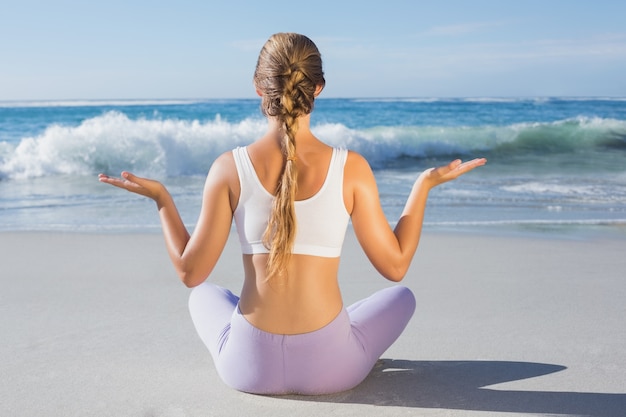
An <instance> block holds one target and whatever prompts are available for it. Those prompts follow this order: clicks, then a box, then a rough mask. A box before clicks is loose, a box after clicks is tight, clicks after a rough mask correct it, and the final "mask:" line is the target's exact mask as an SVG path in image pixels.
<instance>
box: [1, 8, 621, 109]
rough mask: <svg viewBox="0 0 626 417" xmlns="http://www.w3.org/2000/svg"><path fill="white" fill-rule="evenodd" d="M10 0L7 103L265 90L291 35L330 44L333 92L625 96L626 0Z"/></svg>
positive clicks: (5, 46)
mask: <svg viewBox="0 0 626 417" xmlns="http://www.w3.org/2000/svg"><path fill="white" fill-rule="evenodd" d="M211 3H221V4H219V5H215V4H211ZM0 6H1V7H0V10H1V13H0V100H40V99H44V100H51V99H116V98H117V99H133V98H148V99H151V98H246V97H254V89H253V87H252V81H251V79H252V73H253V70H254V65H255V63H256V58H257V54H258V51H259V50H260V48H261V46H262V45H263V43H264V41H265V40H266V39H267V38H268V37H269V36H270V35H271V34H272V33H274V32H283V31H294V32H300V33H304V34H306V35H308V36H309V37H311V38H312V39H313V41H315V42H316V44H317V45H318V47H319V48H320V50H321V52H322V56H323V59H324V64H325V72H326V79H327V88H326V90H325V91H324V96H326V97H487V96H488V97H501V96H515V97H519V96H626V76H625V74H626V25H624V19H625V16H626V2H625V1H623V0H622V1H609V0H596V1H582V0H580V1H576V0H570V1H560V0H543V1H534V0H524V1H518V0H515V1H506V0H501V1H480V0H473V1H446V0H443V1H418V0H413V1H394V0H385V1H378V2H352V1H350V2H348V1H343V2H342V1H340V0H335V1H325V0H323V1H315V2H306V1H300V2H295V1H292V2H288V1H273V2H272V1H264V2H261V1H258V0H257V1H237V0H230V1H226V2H209V1H207V0H177V1H170V2H164V1H157V0H152V1H144V0H139V1H133V0H108V1H106V2H103V1H78V0H75V1H67V0H54V1H43V0H39V1H31V0H20V1H17V0H14V1H7V0H0Z"/></svg>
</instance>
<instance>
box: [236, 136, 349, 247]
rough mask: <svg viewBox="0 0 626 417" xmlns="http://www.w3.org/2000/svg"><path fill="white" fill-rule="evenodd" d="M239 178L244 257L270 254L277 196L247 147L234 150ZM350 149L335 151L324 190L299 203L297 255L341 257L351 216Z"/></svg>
mask: <svg viewBox="0 0 626 417" xmlns="http://www.w3.org/2000/svg"><path fill="white" fill-rule="evenodd" d="M233 157H234V158H235V165H236V166H237V174H238V175H239V185H240V187H241V192H240V194H239V203H238V204H237V208H236V209H235V213H234V216H235V224H236V226H237V233H238V234H239V242H240V243H241V251H242V253H244V254H254V253H269V250H268V249H267V248H266V247H265V245H264V244H263V233H264V232H265V229H266V228H267V223H268V219H269V216H270V212H271V210H272V202H273V200H274V196H273V195H272V194H270V193H269V192H268V191H267V190H266V189H265V188H264V187H263V184H261V180H259V177H258V176H257V174H256V171H255V170H254V166H253V165H252V161H251V160H250V156H249V155H248V151H247V150H246V148H245V147H238V148H236V149H234V150H233ZM347 157H348V151H347V149H338V148H333V155H332V158H331V161H330V166H329V167H328V173H327V174H326V180H325V181H324V184H323V185H322V187H321V188H320V190H319V191H318V192H317V193H316V194H315V195H314V196H312V197H310V198H307V199H306V200H300V201H296V203H295V206H296V221H297V232H296V238H295V242H294V247H293V253H294V254H301V255H313V256H322V257H328V258H334V257H338V256H339V255H340V254H341V247H342V246H343V241H344V238H345V235H346V229H347V227H348V222H349V220H350V214H349V213H348V211H347V210H346V207H345V204H344V201H343V169H344V165H345V163H346V159H347Z"/></svg>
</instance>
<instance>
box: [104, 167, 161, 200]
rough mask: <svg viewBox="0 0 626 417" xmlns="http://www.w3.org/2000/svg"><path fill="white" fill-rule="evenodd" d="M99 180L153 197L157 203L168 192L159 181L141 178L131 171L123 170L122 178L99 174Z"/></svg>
mask: <svg viewBox="0 0 626 417" xmlns="http://www.w3.org/2000/svg"><path fill="white" fill-rule="evenodd" d="M98 181H100V182H104V183H106V184H111V185H113V186H115V187H118V188H123V189H124V190H127V191H130V192H132V193H135V194H139V195H143V196H145V197H148V198H151V199H152V200H154V201H156V202H157V203H158V202H159V200H160V199H161V198H162V197H163V196H164V195H165V194H166V192H167V190H166V189H165V186H163V184H161V183H160V182H158V181H155V180H151V179H149V178H141V177H138V176H136V175H134V174H131V173H130V172H126V171H124V172H122V176H121V178H115V177H109V176H108V175H105V174H100V175H98Z"/></svg>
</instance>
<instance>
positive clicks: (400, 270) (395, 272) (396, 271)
mask: <svg viewBox="0 0 626 417" xmlns="http://www.w3.org/2000/svg"><path fill="white" fill-rule="evenodd" d="M407 270H408V268H405V267H403V266H395V267H392V268H389V269H387V270H386V271H380V272H381V274H382V275H383V276H384V277H385V278H386V279H388V280H389V281H393V282H400V281H402V280H403V279H404V277H405V276H406V273H407Z"/></svg>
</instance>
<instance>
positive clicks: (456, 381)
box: [288, 359, 626, 417]
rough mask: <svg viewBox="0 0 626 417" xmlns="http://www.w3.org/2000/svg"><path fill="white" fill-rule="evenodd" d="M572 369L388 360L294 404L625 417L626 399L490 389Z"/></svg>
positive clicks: (522, 364)
mask: <svg viewBox="0 0 626 417" xmlns="http://www.w3.org/2000/svg"><path fill="white" fill-rule="evenodd" d="M564 369H566V368H565V367H564V366H560V365H549V364H543V363H531V362H503V361H408V360H391V359H383V360H382V361H379V363H378V364H377V365H376V367H375V368H374V369H373V370H372V372H371V373H370V375H369V376H368V377H367V378H366V379H365V381H363V383H361V385H359V386H358V387H356V388H355V389H353V390H351V391H346V392H342V393H338V394H333V395H322V396H316V397H309V396H307V397H304V396H295V395H294V396H288V397H289V398H291V399H296V400H303V401H304V400H305V401H316V402H334V403H355V404H372V405H378V406H396V407H416V408H440V409H453V410H473V411H494V412H511V413H533V414H566V415H567V414H571V415H577V416H589V417H619V416H625V415H626V414H625V413H626V411H625V410H626V394H602V393H586V392H551V391H501V390H496V389H490V388H485V387H488V386H490V385H495V384H499V383H503V382H509V381H517V380H521V379H527V378H534V377H538V376H542V375H547V374H551V373H554V372H559V371H562V370H564Z"/></svg>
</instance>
